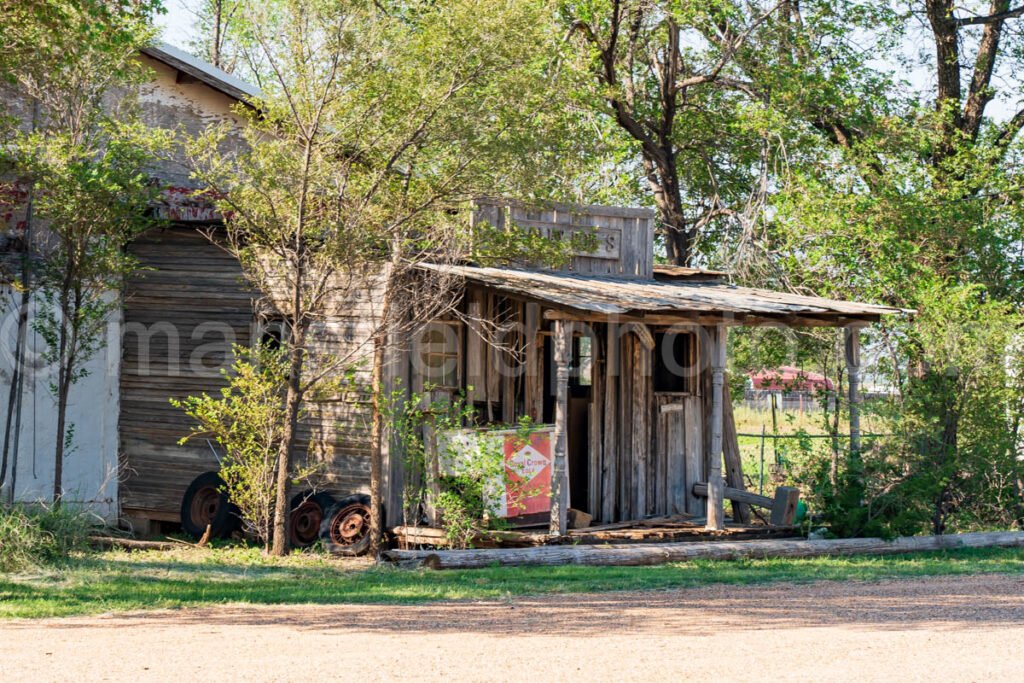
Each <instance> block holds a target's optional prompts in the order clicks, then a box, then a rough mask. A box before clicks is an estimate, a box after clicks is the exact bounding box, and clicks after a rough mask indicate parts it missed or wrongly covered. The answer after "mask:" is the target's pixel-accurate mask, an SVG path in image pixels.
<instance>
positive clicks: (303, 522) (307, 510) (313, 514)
mask: <svg viewBox="0 0 1024 683" xmlns="http://www.w3.org/2000/svg"><path fill="white" fill-rule="evenodd" d="M333 505H334V496H332V495H331V494H329V493H327V492H326V491H321V492H320V493H313V492H312V491H303V492H302V493H299V494H297V495H295V496H293V497H292V502H291V506H290V510H291V513H290V515H289V517H288V542H289V544H290V545H291V547H293V548H308V547H309V546H311V545H313V544H314V543H316V540H317V539H318V538H320V526H321V524H322V523H323V521H324V516H325V515H326V513H327V511H328V510H329V509H331V507H332V506H333Z"/></svg>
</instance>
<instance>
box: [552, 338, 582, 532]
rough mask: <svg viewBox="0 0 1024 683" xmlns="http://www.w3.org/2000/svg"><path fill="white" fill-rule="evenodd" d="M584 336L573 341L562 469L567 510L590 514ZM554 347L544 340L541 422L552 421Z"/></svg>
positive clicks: (553, 419) (553, 403)
mask: <svg viewBox="0 0 1024 683" xmlns="http://www.w3.org/2000/svg"><path fill="white" fill-rule="evenodd" d="M592 343H593V341H592V339H591V338H590V337H588V336H585V335H584V336H578V337H573V340H572V357H571V360H570V365H569V405H568V414H567V415H566V417H567V421H566V465H567V466H568V468H569V506H570V507H573V508H576V509H577V510H583V511H584V512H588V513H591V514H593V513H594V511H592V510H589V509H588V508H589V507H590V403H591V401H592V400H593V373H594V362H593V359H594V349H593V347H592ZM553 358H554V344H553V342H552V339H551V337H550V336H548V337H545V339H544V421H545V422H547V423H553V422H554V421H555V367H554V363H553V362H552V359H553Z"/></svg>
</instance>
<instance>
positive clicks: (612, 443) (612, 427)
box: [600, 326, 621, 523]
mask: <svg viewBox="0 0 1024 683" xmlns="http://www.w3.org/2000/svg"><path fill="white" fill-rule="evenodd" d="M620 351H621V348H620V346H619V339H618V337H617V336H616V335H615V332H614V330H612V328H611V326H609V327H608V330H607V335H606V336H605V345H604V355H605V363H604V371H605V377H604V419H603V422H604V452H603V454H602V455H603V456H604V457H603V463H602V467H601V515H600V519H601V521H602V522H606V523H607V522H611V521H612V519H614V518H615V501H616V498H617V491H618V485H619V452H620V451H619V429H618V427H619V390H618V389H619V367H620V360H621V359H620V355H621V354H620Z"/></svg>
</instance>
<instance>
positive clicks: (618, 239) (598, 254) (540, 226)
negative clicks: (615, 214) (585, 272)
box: [515, 219, 622, 261]
mask: <svg viewBox="0 0 1024 683" xmlns="http://www.w3.org/2000/svg"><path fill="white" fill-rule="evenodd" d="M515 224H516V225H517V226H519V227H520V228H524V229H529V230H536V231H537V232H538V233H539V234H540V235H542V236H544V237H547V238H550V239H571V235H573V234H575V233H580V234H582V235H593V236H594V237H595V238H596V240H597V243H596V245H595V246H596V249H595V250H594V251H591V252H579V253H577V254H574V256H586V257H588V258H596V259H604V260H608V261H618V260H619V256H620V254H621V248H622V247H621V245H622V230H621V229H620V228H599V227H593V226H586V225H566V224H565V223H549V222H547V221H533V220H522V219H515Z"/></svg>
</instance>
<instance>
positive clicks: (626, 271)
mask: <svg viewBox="0 0 1024 683" xmlns="http://www.w3.org/2000/svg"><path fill="white" fill-rule="evenodd" d="M653 216H654V214H653V212H649V211H646V210H643V209H625V208H621V207H612V206H587V205H574V204H547V205H544V206H536V207H535V206H528V205H525V204H522V203H519V202H499V201H496V200H480V201H478V202H477V208H476V210H475V212H474V216H473V219H474V221H476V222H479V221H486V222H488V223H489V224H490V225H492V226H494V227H496V228H499V229H505V228H508V227H512V226H518V227H520V228H523V229H533V230H539V231H540V232H541V233H542V234H545V235H550V234H554V233H563V234H566V233H573V232H580V233H589V234H593V235H594V236H595V238H596V239H597V241H598V246H597V249H595V250H594V251H593V252H591V253H587V254H578V255H576V256H574V257H573V258H572V260H571V261H570V263H569V264H568V265H566V266H565V267H564V268H563V269H562V270H568V271H572V272H575V273H588V274H592V275H617V276H620V277H633V278H651V277H653V273H654V217H653Z"/></svg>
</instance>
